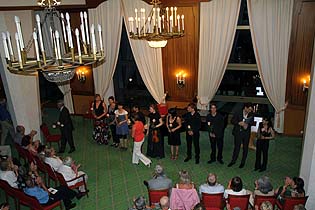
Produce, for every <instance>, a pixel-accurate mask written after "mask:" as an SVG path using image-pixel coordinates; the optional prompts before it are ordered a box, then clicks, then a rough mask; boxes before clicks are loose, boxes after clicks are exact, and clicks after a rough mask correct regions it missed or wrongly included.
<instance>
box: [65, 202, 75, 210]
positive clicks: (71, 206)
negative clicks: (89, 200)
mask: <svg viewBox="0 0 315 210" xmlns="http://www.w3.org/2000/svg"><path fill="white" fill-rule="evenodd" d="M76 205H77V204H75V203H71V204H69V206H66V210H69V209H73V208H74V207H75V206H76Z"/></svg>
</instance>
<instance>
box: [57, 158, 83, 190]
mask: <svg viewBox="0 0 315 210" xmlns="http://www.w3.org/2000/svg"><path fill="white" fill-rule="evenodd" d="M80 166H81V165H80V164H79V165H76V164H75V163H74V161H73V160H72V158H71V157H66V158H65V159H64V160H63V164H62V165H61V166H60V167H59V168H58V170H57V171H58V172H59V173H61V174H62V175H63V178H64V179H65V180H66V181H69V180H72V179H74V178H76V177H79V176H81V175H82V174H84V179H85V181H87V179H88V176H87V175H86V174H85V173H84V172H83V171H78V169H79V168H80ZM81 181H82V178H80V179H76V180H74V181H72V182H67V184H68V186H72V185H75V184H76V183H78V182H81ZM79 191H80V192H82V193H85V192H87V191H86V189H85V187H84V186H80V187H79Z"/></svg>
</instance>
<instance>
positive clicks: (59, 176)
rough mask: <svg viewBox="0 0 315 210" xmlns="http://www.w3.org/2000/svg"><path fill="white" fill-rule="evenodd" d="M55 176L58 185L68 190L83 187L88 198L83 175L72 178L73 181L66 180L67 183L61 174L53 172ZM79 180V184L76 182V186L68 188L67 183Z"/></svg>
mask: <svg viewBox="0 0 315 210" xmlns="http://www.w3.org/2000/svg"><path fill="white" fill-rule="evenodd" d="M55 174H56V176H57V178H58V181H59V183H60V184H61V185H62V186H66V187H68V188H70V189H72V190H73V189H77V188H79V187H81V186H84V188H85V190H86V196H87V197H89V194H88V189H87V185H86V181H85V177H84V176H85V174H82V175H80V176H78V177H76V178H74V179H71V180H68V181H66V180H65V179H64V177H63V175H62V174H61V173H59V172H57V171H55ZM80 178H82V181H79V182H77V183H76V184H74V185H71V186H68V184H67V183H68V182H72V181H75V180H77V179H80Z"/></svg>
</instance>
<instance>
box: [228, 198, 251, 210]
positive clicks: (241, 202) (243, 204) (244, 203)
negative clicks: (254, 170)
mask: <svg viewBox="0 0 315 210" xmlns="http://www.w3.org/2000/svg"><path fill="white" fill-rule="evenodd" d="M249 196H250V195H249V194H248V195H229V197H228V203H229V204H230V206H231V209H233V208H235V207H239V208H240V209H241V210H247V209H248V204H249Z"/></svg>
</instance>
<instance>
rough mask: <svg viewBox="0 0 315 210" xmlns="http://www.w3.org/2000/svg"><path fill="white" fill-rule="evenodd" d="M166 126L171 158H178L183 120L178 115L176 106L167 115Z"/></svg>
mask: <svg viewBox="0 0 315 210" xmlns="http://www.w3.org/2000/svg"><path fill="white" fill-rule="evenodd" d="M166 127H167V130H168V144H169V145H171V159H172V160H177V158H178V148H179V145H180V144H181V141H180V130H179V129H180V128H181V127H182V120H181V118H180V117H179V116H178V115H177V112H176V108H171V109H169V110H168V115H167V117H166Z"/></svg>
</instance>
